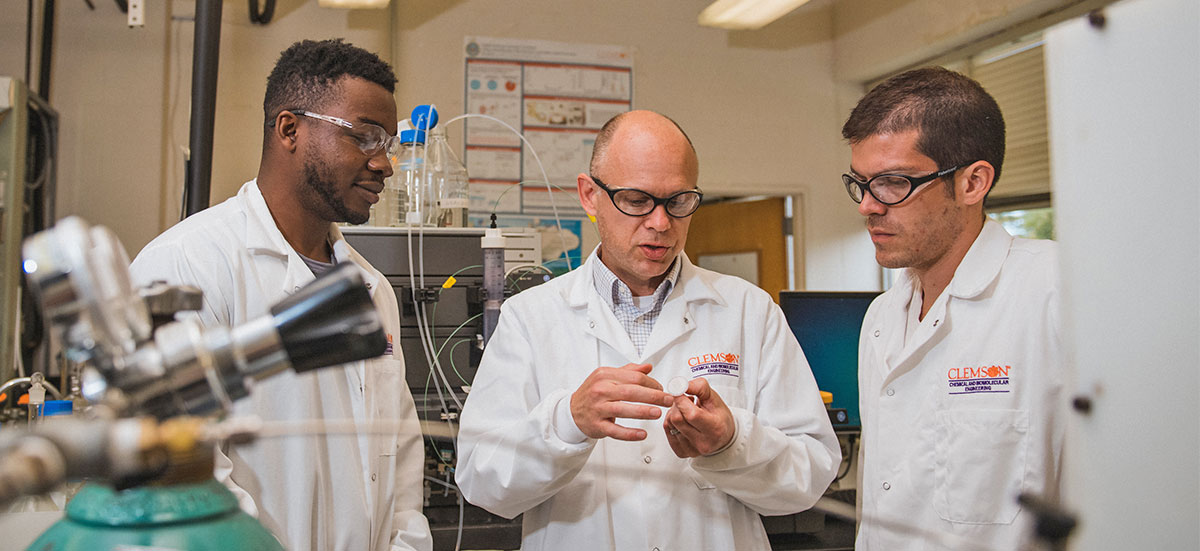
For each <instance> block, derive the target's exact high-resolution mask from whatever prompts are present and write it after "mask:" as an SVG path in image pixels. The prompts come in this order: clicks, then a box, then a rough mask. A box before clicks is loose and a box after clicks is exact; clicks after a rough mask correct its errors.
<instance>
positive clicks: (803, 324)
mask: <svg viewBox="0 0 1200 551" xmlns="http://www.w3.org/2000/svg"><path fill="white" fill-rule="evenodd" d="M878 295H879V293H878V292H849V291H842V292H837V291H781V292H780V293H779V307H780V308H782V309H783V315H784V316H785V317H786V318H787V322H788V325H789V326H790V327H791V328H792V334H794V335H796V340H797V341H799V342H800V348H802V349H804V356H805V357H806V358H808V364H809V366H811V367H812V372H813V376H814V377H815V378H816V379H817V387H819V388H820V389H821V390H824V391H826V392H831V393H833V403H832V404H830V407H834V408H842V409H845V410H846V413H847V419H846V423H845V424H839V426H838V427H837V428H858V427H861V426H862V419H861V417H859V412H858V334H859V331H861V330H862V322H863V317H864V316H866V314H867V306H870V304H871V301H872V300H875V297H876V296H878Z"/></svg>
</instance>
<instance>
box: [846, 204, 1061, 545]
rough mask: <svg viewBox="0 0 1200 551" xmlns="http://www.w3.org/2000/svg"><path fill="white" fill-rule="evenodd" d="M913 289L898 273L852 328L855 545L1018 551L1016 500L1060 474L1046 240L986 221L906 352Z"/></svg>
mask: <svg viewBox="0 0 1200 551" xmlns="http://www.w3.org/2000/svg"><path fill="white" fill-rule="evenodd" d="M916 284H918V282H917V281H916V279H915V278H913V277H912V275H911V274H910V273H909V272H908V271H907V270H905V271H903V272H901V274H900V277H899V279H898V281H897V282H896V284H895V285H894V286H893V287H892V289H890V290H889V291H888V292H886V293H884V294H883V295H881V296H879V298H877V299H875V301H874V302H873V303H872V304H871V307H870V308H869V309H868V310H867V315H866V318H865V320H864V322H863V326H862V334H861V336H860V340H859V398H860V407H861V411H862V422H863V437H862V459H863V462H862V463H861V465H862V471H861V473H860V475H861V479H860V480H861V483H860V487H859V492H860V497H861V505H862V522H861V526H860V528H859V533H858V542H857V546H856V548H857V549H859V550H862V551H872V550H876V551H897V550H899V551H904V550H943V549H954V550H957V549H977V547H967V546H966V545H964V544H963V543H962V542H963V541H964V540H966V541H969V542H972V543H975V544H977V545H980V546H983V548H986V549H995V550H997V551H1012V550H1015V549H1025V548H1026V545H1027V544H1028V543H1029V542H1030V541H1031V536H1032V524H1031V521H1032V520H1033V519H1032V518H1031V515H1030V513H1029V512H1028V511H1026V510H1023V509H1022V508H1021V507H1020V506H1019V505H1018V504H1017V501H1016V499H1017V495H1018V494H1019V493H1021V492H1033V493H1035V494H1038V495H1042V496H1045V497H1048V498H1050V499H1054V498H1056V497H1057V496H1058V491H1059V482H1060V480H1061V474H1062V473H1061V468H1062V451H1063V437H1064V432H1065V422H1066V415H1065V410H1064V405H1065V404H1064V401H1065V398H1064V376H1065V373H1064V366H1063V362H1062V359H1061V358H1060V355H1059V351H1060V350H1061V336H1060V332H1059V327H1060V325H1059V299H1058V287H1059V280H1058V256H1057V245H1056V244H1055V243H1053V242H1051V241H1036V240H1028V239H1014V238H1012V237H1011V236H1009V235H1008V233H1007V232H1005V231H1004V228H1003V227H1002V226H1000V224H997V223H995V222H992V221H989V222H987V223H986V224H985V226H984V228H983V231H982V232H981V233H980V235H979V237H978V238H976V240H975V243H974V244H972V246H971V249H970V250H969V251H968V252H967V255H966V257H964V258H963V261H962V263H961V264H959V266H958V269H957V271H956V272H955V274H954V278H953V279H952V280H951V282H950V285H949V286H948V287H947V288H946V290H945V291H944V292H943V293H942V295H941V296H940V297H939V298H938V299H937V300H936V301H935V302H934V304H933V306H932V307H931V308H930V309H929V312H928V313H927V314H926V315H925V320H924V322H923V323H921V325H920V327H919V328H918V329H916V332H915V333H914V334H913V336H912V338H911V343H910V344H909V346H907V347H905V346H904V330H905V325H906V323H907V320H908V307H909V302H910V300H911V298H912V294H913V286H914V285H916ZM947 538H948V539H947Z"/></svg>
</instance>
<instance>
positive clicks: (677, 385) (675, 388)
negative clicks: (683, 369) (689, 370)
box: [667, 377, 688, 396]
mask: <svg viewBox="0 0 1200 551" xmlns="http://www.w3.org/2000/svg"><path fill="white" fill-rule="evenodd" d="M687 388H688V380H687V379H684V378H683V377H672V378H671V380H670V381H667V394H670V395H672V396H683V393H685V392H687Z"/></svg>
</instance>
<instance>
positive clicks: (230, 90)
mask: <svg viewBox="0 0 1200 551" xmlns="http://www.w3.org/2000/svg"><path fill="white" fill-rule="evenodd" d="M94 3H95V5H96V9H95V10H94V11H91V10H88V9H87V7H86V5H85V3H84V2H81V1H77V2H58V7H59V13H58V17H57V25H58V26H57V31H56V32H57V35H56V41H55V48H56V50H55V54H54V72H53V75H54V83H53V90H52V97H51V103H52V104H53V105H54V106H55V107H56V108H57V109H58V110H59V112H60V115H61V121H62V136H61V143H60V146H61V153H62V155H61V164H60V166H59V173H58V174H59V193H58V200H59V212H58V214H59V216H65V215H68V214H78V215H81V216H84V217H85V218H87V219H88V220H89V221H91V222H93V223H100V224H105V225H108V226H110V227H112V228H113V229H114V230H115V231H116V232H117V234H118V235H119V236H120V237H121V239H122V241H123V242H124V243H125V244H126V247H127V248H129V250H130V252H131V253H136V251H137V250H139V249H140V248H141V247H142V245H144V244H145V243H146V242H147V241H148V240H149V239H151V238H152V237H153V236H154V235H156V234H157V233H158V232H160V231H161V230H162V229H165V228H166V227H168V226H170V225H171V224H172V223H174V221H175V220H176V218H177V216H178V211H179V202H180V190H181V186H182V182H183V171H184V168H183V153H182V151H183V149H184V148H186V146H187V141H188V120H189V116H190V111H189V109H190V107H189V106H190V75H191V59H192V28H193V22H192V21H191V14H192V11H193V10H194V2H193V1H192V0H164V1H162V2H147V3H146V7H147V13H146V26H145V27H144V28H139V29H129V28H128V27H127V26H126V25H125V16H124V15H123V14H121V13H120V12H119V11H118V10H117V8H116V6H115V4H114V3H113V2H111V1H103V0H96V1H95V2H94ZM707 3H708V0H670V1H667V0H656V1H643V0H612V1H606V2H595V1H593V0H525V1H515V0H440V1H428V0H394V1H393V2H392V6H391V7H390V8H389V9H388V10H383V11H345V10H327V9H322V8H319V7H318V6H317V5H316V2H315V1H313V0H279V2H278V4H277V7H276V13H275V17H274V19H273V20H272V22H271V23H270V24H269V25H267V26H265V27H262V26H256V25H251V24H250V23H249V20H248V17H247V6H246V3H243V2H226V3H225V6H224V17H223V24H222V29H221V35H222V39H221V55H220V75H219V82H218V99H217V117H216V133H215V146H214V147H215V162H214V166H213V188H212V193H211V196H212V202H213V203H216V202H219V201H221V200H223V199H224V198H226V197H228V196H230V195H232V194H233V193H235V192H236V190H237V188H238V186H240V185H241V183H242V182H244V181H245V180H247V179H249V178H251V177H253V176H254V174H255V172H256V171H257V167H258V158H259V153H260V144H261V136H262V130H261V124H262V120H261V119H262V113H261V102H262V95H263V91H264V89H265V80H266V75H267V73H268V71H269V70H270V68H271V66H272V64H273V63H274V61H275V59H276V58H277V56H278V54H279V52H280V51H281V50H282V49H284V48H285V47H287V45H289V44H290V43H292V42H293V41H295V40H298V39H301V38H315V39H319V38H328V37H337V36H340V37H345V38H347V39H348V40H349V41H351V42H353V43H355V44H358V45H360V46H363V47H365V48H368V49H371V50H375V51H377V52H380V53H381V55H383V57H385V58H386V59H389V60H390V61H392V62H393V64H394V66H395V67H396V69H397V73H398V76H399V77H400V84H399V85H398V89H397V103H398V105H399V106H400V111H401V114H402V115H403V114H404V113H405V112H406V111H407V110H408V109H409V108H410V107H411V106H413V105H415V104H417V103H421V102H430V101H432V102H435V103H437V104H438V105H439V106H440V107H441V108H442V110H443V112H444V113H446V114H458V113H461V112H462V108H463V107H462V101H463V93H462V80H463V79H462V71H463V65H462V40H463V36H464V35H480V36H495V37H512V38H528V39H542V40H555V41H564V42H580V43H594V44H612V45H619V46H628V47H632V48H634V49H635V51H636V54H635V73H634V79H635V83H634V92H635V94H634V104H635V106H636V107H640V108H649V109H657V110H661V111H663V112H665V113H667V114H669V115H671V116H672V117H673V118H675V119H676V120H677V121H679V123H680V124H681V125H682V126H683V127H684V128H685V129H687V130H688V132H689V134H690V135H691V136H692V138H693V140H694V141H695V143H696V147H697V149H698V151H699V153H700V157H701V176H700V178H701V180H700V184H701V186H702V187H703V188H704V189H705V190H706V191H708V192H710V193H714V194H759V193H769V194H803V195H804V201H803V203H802V205H803V206H802V207H801V209H800V211H799V212H798V213H797V214H798V216H799V217H800V218H801V227H802V230H801V232H802V235H801V236H800V239H801V241H802V242H803V243H804V245H805V247H806V252H805V258H804V259H803V265H804V267H805V273H804V280H805V282H806V284H807V287H808V288H812V289H870V288H876V287H877V286H878V285H879V277H878V270H877V269H876V268H875V266H874V262H873V258H872V253H871V246H870V243H869V241H868V240H867V239H866V237H865V235H864V233H863V231H862V228H863V224H862V221H861V219H860V217H859V216H858V215H857V214H856V213H855V212H854V208H853V204H852V203H850V202H849V201H848V199H847V198H846V197H845V191H844V190H843V189H842V187H841V185H840V183H839V180H838V175H839V174H840V173H841V172H842V171H844V169H845V167H846V165H847V164H848V161H849V154H848V151H847V148H846V147H845V146H844V144H842V143H841V140H840V138H839V137H838V136H839V128H840V125H841V123H842V121H843V119H844V117H845V115H846V113H848V111H849V109H850V107H851V106H852V105H853V103H854V102H855V101H856V100H857V98H858V96H859V95H860V94H861V92H862V88H861V85H860V82H861V81H863V80H866V79H870V78H874V77H876V76H878V75H879V74H882V73H883V72H885V71H888V70H893V69H895V68H898V67H901V66H904V65H906V64H908V63H910V62H912V61H913V60H920V59H925V58H929V57H930V56H933V55H936V54H938V53H941V52H942V51H944V50H946V49H948V48H951V47H952V46H954V45H958V43H961V42H964V41H966V40H967V39H968V38H972V37H976V36H980V35H988V34H994V33H995V32H997V30H998V29H1005V28H1012V27H1013V26H1014V25H1019V24H1020V23H1019V22H1020V21H1021V20H1022V19H1028V18H1030V17H1033V16H1034V15H1037V14H1039V13H1042V12H1046V11H1054V10H1062V9H1063V6H1064V5H1065V6H1070V5H1073V4H1071V3H1070V2H1066V1H1064V0H1000V1H997V0H972V1H970V2H959V3H958V4H959V8H958V9H956V10H946V9H945V4H944V3H941V2H936V1H934V0H908V1H904V0H878V1H872V2H862V1H852V0H837V1H835V0H814V1H813V2H812V3H810V4H809V5H808V6H805V7H803V8H800V9H799V10H797V11H796V12H793V13H792V14H790V15H788V16H786V17H785V18H783V19H781V20H780V21H777V22H776V23H774V24H772V25H770V26H768V27H766V28H764V29H762V30H759V31H744V32H728V31H722V30H716V29H708V28H702V27H699V26H698V25H697V24H696V23H695V17H696V14H697V13H699V11H700V10H701V9H702V8H703V7H704V6H705V5H706V4H707ZM964 6H965V7H964ZM0 9H2V10H3V13H6V14H16V16H15V17H9V16H6V17H5V21H4V23H3V24H2V25H0V29H3V30H5V31H7V30H10V29H15V30H16V31H17V32H4V33H0V51H3V52H4V54H3V55H0V74H12V75H21V74H23V72H24V64H23V63H24V61H23V55H22V54H23V52H24V13H25V2H24V0H0ZM904 29H908V31H907V32H905V31H903V30H904ZM881 37H885V38H881ZM35 44H36V37H35ZM13 52H17V53H16V54H15V55H14V53H13ZM459 132H461V127H458V128H453V127H452V128H450V133H451V139H452V142H451V143H455V144H457V143H461V142H460V141H459V140H460V137H459V136H460V135H459V134H458V133H459Z"/></svg>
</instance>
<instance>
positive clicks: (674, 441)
mask: <svg viewBox="0 0 1200 551" xmlns="http://www.w3.org/2000/svg"><path fill="white" fill-rule="evenodd" d="M692 396H695V397H696V400H695V402H693V401H692ZM673 398H674V399H675V403H674V405H673V406H672V407H671V409H670V410H669V411H667V417H666V419H664V420H663V430H665V431H666V433H667V442H668V443H670V444H671V450H673V451H674V452H675V455H677V456H679V457H681V458H688V457H699V456H702V455H708V454H710V453H713V452H715V451H717V450H719V449H721V448H724V447H725V446H727V445H728V444H729V442H730V441H731V440H733V434H734V429H735V425H734V420H733V412H731V411H729V406H726V405H725V401H724V400H722V399H721V396H720V395H719V394H717V392H716V391H715V390H713V389H712V387H710V386H708V380H707V379H705V378H703V377H698V378H695V379H692V381H691V382H690V383H688V389H687V394H684V395H683V396H675V397H673Z"/></svg>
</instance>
